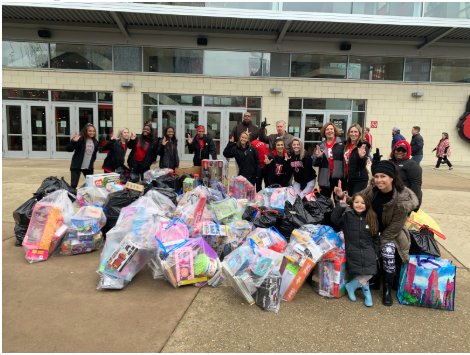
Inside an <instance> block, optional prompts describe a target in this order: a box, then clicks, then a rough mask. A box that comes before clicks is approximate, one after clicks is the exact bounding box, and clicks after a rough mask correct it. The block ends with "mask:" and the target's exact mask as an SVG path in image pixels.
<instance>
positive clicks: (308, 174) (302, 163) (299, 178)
mask: <svg viewBox="0 0 470 355" xmlns="http://www.w3.org/2000/svg"><path fill="white" fill-rule="evenodd" d="M289 157H290V160H289V161H290V166H291V167H292V173H293V175H294V181H295V182H298V183H299V184H300V189H301V190H303V189H305V188H306V187H307V183H308V182H309V181H312V180H313V179H316V177H317V172H316V171H315V170H314V169H313V159H312V157H311V156H310V154H308V153H307V152H305V153H304V158H303V159H302V160H301V159H300V154H299V155H295V154H294V153H292V154H290V155H289Z"/></svg>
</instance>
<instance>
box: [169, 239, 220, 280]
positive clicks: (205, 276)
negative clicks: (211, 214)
mask: <svg viewBox="0 0 470 355" xmlns="http://www.w3.org/2000/svg"><path fill="white" fill-rule="evenodd" d="M161 265H162V268H163V272H164V274H165V277H166V279H167V280H168V281H169V282H170V284H171V285H172V286H173V287H175V288H177V287H180V286H183V285H189V284H193V285H195V286H199V287H202V286H204V285H205V284H206V283H207V284H209V285H211V286H213V287H216V286H218V285H219V284H220V282H221V281H222V279H223V277H222V271H221V265H220V262H219V261H218V258H217V253H216V252H215V251H214V250H213V249H212V248H211V247H210V246H209V244H207V242H206V241H205V240H204V239H203V238H193V239H189V240H186V241H184V242H182V243H181V244H179V245H178V246H177V247H175V248H173V249H172V250H171V251H169V252H168V253H167V254H166V255H165V257H164V258H163V260H162V261H161Z"/></svg>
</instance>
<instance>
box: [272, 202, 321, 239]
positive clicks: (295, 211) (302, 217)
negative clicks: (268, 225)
mask: <svg viewBox="0 0 470 355" xmlns="http://www.w3.org/2000/svg"><path fill="white" fill-rule="evenodd" d="M314 223H315V220H314V218H313V217H312V216H310V215H309V214H308V213H307V211H306V210H305V209H304V205H303V204H302V200H301V199H300V197H299V196H297V198H296V199H295V202H294V204H292V203H290V202H289V201H286V203H285V205H284V215H283V216H282V223H281V226H280V227H279V228H278V230H279V232H280V233H281V234H282V235H283V236H284V238H286V239H287V241H289V240H290V235H291V234H292V231H293V230H294V229H296V228H300V227H302V226H303V225H304V224H314Z"/></svg>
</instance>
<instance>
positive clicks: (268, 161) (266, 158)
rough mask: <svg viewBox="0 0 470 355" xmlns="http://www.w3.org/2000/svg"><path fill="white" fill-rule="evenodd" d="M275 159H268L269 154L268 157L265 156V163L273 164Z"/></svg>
mask: <svg viewBox="0 0 470 355" xmlns="http://www.w3.org/2000/svg"><path fill="white" fill-rule="evenodd" d="M272 161H273V160H272V159H268V156H267V155H266V157H265V158H264V163H265V164H271V162H272Z"/></svg>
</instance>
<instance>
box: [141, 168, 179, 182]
mask: <svg viewBox="0 0 470 355" xmlns="http://www.w3.org/2000/svg"><path fill="white" fill-rule="evenodd" d="M172 173H173V170H172V169H167V168H164V169H152V170H148V171H146V172H145V173H144V181H147V182H150V181H152V180H155V179H156V178H158V177H160V176H163V175H166V174H172Z"/></svg>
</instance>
